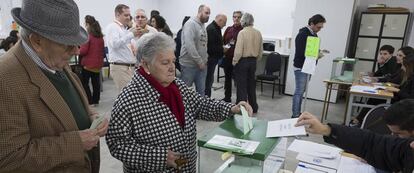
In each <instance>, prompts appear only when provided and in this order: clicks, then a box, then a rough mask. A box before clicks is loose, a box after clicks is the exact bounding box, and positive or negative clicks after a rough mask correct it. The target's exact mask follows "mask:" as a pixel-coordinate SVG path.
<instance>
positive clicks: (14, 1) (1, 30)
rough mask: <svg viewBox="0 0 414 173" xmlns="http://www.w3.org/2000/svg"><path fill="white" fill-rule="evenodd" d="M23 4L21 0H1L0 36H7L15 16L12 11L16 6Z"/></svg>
mask: <svg viewBox="0 0 414 173" xmlns="http://www.w3.org/2000/svg"><path fill="white" fill-rule="evenodd" d="M19 6H21V0H1V2H0V38H6V37H7V36H9V32H10V31H11V23H12V21H13V18H12V17H11V14H10V11H11V9H12V8H14V7H19Z"/></svg>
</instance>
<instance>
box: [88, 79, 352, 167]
mask: <svg viewBox="0 0 414 173" xmlns="http://www.w3.org/2000/svg"><path fill="white" fill-rule="evenodd" d="M223 82H224V79H221V81H220V83H214V86H216V87H220V86H223ZM223 93H224V89H223V88H221V89H218V90H213V92H212V97H213V98H217V99H221V98H223V97H224V94H223ZM271 94H272V93H271V88H270V86H265V88H264V92H263V93H261V92H260V88H259V87H258V89H257V100H258V104H259V112H258V113H257V118H258V119H264V120H277V119H286V118H290V115H291V104H292V103H291V102H292V97H291V96H286V95H278V94H276V95H275V98H274V99H272V98H271ZM116 96H117V91H116V89H115V86H114V83H113V81H112V80H110V79H107V78H105V80H104V82H103V92H102V93H101V101H100V105H99V106H98V107H96V109H97V110H98V111H99V113H100V114H104V115H106V116H108V117H110V115H109V113H110V110H111V107H112V104H113V102H114V100H115V98H116ZM233 100H235V93H233ZM343 102H344V101H342V102H340V103H337V104H331V106H330V109H329V114H328V115H329V117H328V122H333V123H341V120H342V118H343V113H344V110H345V104H344V103H343ZM322 107H323V103H322V102H320V101H314V100H308V102H307V111H308V112H311V113H313V114H315V115H318V116H320V114H321V110H322ZM219 124H220V122H207V121H198V122H197V134H198V135H200V134H203V133H204V132H205V131H207V130H209V129H212V128H214V127H217V126H218V125H219ZM304 139H305V140H311V141H315V142H319V143H323V140H322V138H321V137H320V136H314V135H311V136H310V137H307V138H304ZM200 156H201V158H202V164H201V168H200V171H199V172H201V173H211V172H213V171H214V170H215V168H217V167H218V166H219V165H220V163H221V161H220V153H218V152H213V151H208V150H201V152H200ZM101 172H102V173H116V172H122V163H121V162H120V161H118V160H116V159H115V158H113V157H112V156H111V155H110V153H109V150H108V147H107V145H106V143H105V139H104V138H102V139H101Z"/></svg>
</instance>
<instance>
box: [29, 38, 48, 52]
mask: <svg viewBox="0 0 414 173" xmlns="http://www.w3.org/2000/svg"><path fill="white" fill-rule="evenodd" d="M29 41H30V44H31V45H32V48H33V49H34V50H35V51H36V52H40V51H42V49H43V48H42V46H44V45H43V44H45V42H44V39H43V38H42V37H41V36H40V35H38V34H34V33H32V34H30V36H29Z"/></svg>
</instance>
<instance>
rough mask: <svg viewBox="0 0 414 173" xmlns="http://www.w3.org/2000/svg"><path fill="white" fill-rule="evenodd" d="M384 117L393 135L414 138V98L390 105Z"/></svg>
mask: <svg viewBox="0 0 414 173" xmlns="http://www.w3.org/2000/svg"><path fill="white" fill-rule="evenodd" d="M383 119H384V121H385V123H386V124H387V126H388V128H389V129H390V130H391V132H392V134H393V135H397V136H399V137H400V138H414V99H405V100H401V101H399V102H397V103H394V104H393V105H392V106H390V107H389V108H388V109H387V111H386V112H385V114H384V116H383Z"/></svg>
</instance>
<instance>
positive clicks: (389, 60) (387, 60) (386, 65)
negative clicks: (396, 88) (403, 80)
mask: <svg viewBox="0 0 414 173" xmlns="http://www.w3.org/2000/svg"><path fill="white" fill-rule="evenodd" d="M394 50H395V49H394V47H392V46H390V45H384V46H382V47H381V48H380V52H379V55H378V59H377V63H378V70H377V71H376V72H375V73H374V77H377V78H379V79H380V78H385V77H387V76H390V75H392V74H394V73H395V72H396V71H398V70H399V69H400V65H399V64H398V63H397V58H396V57H395V56H392V55H393V54H394Z"/></svg>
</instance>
